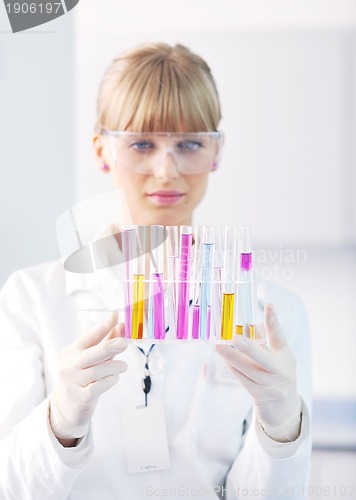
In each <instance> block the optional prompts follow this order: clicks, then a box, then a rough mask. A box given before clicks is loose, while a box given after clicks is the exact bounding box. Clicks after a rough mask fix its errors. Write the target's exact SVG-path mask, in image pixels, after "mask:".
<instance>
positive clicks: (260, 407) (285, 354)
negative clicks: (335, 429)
mask: <svg viewBox="0 0 356 500" xmlns="http://www.w3.org/2000/svg"><path fill="white" fill-rule="evenodd" d="M266 331H267V336H268V339H269V343H270V347H267V346H266V345H261V344H259V343H257V342H256V341H254V340H252V339H250V338H248V337H245V336H242V335H235V336H234V338H233V341H232V346H231V345H217V346H216V349H217V352H218V353H219V354H220V355H221V356H222V357H223V358H224V359H225V361H226V362H227V364H228V367H229V368H230V370H231V371H232V372H233V373H234V375H235V376H236V377H237V378H238V379H239V381H240V382H241V383H242V385H243V386H244V387H245V388H246V389H247V391H248V392H249V393H250V395H251V396H252V398H253V401H254V407H255V412H256V416H257V418H258V420H259V421H260V423H261V425H262V427H263V428H264V430H265V432H266V433H267V434H268V435H269V436H270V437H272V438H273V439H276V440H278V441H292V440H294V439H296V438H297V437H298V435H299V431H300V412H301V400H300V396H299V394H298V391H297V380H296V358H295V356H294V353H293V352H292V350H291V348H290V347H289V345H288V343H287V340H286V338H285V336H284V335H283V332H282V329H281V326H280V323H279V321H278V318H277V315H276V313H275V311H274V308H273V306H272V304H266ZM232 347H234V348H232ZM283 434H285V435H283Z"/></svg>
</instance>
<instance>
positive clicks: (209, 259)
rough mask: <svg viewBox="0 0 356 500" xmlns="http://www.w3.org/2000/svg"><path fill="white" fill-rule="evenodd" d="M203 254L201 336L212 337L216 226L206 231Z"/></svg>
mask: <svg viewBox="0 0 356 500" xmlns="http://www.w3.org/2000/svg"><path fill="white" fill-rule="evenodd" d="M201 251H202V255H201V278H202V282H201V292H200V317H199V338H200V339H209V338H210V319H211V302H212V277H213V263H214V228H213V227H207V228H206V229H205V231H204V242H203V243H202V250H201Z"/></svg>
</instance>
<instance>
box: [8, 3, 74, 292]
mask: <svg viewBox="0 0 356 500" xmlns="http://www.w3.org/2000/svg"><path fill="white" fill-rule="evenodd" d="M72 17H73V16H72V14H71V13H69V14H67V15H65V16H63V17H60V18H58V19H57V20H55V21H53V22H51V23H50V24H46V25H43V26H40V27H38V28H35V29H33V30H28V31H26V32H23V33H18V34H13V33H11V31H10V26H9V23H8V20H7V16H6V12H5V6H4V4H3V2H1V3H0V89H1V93H0V120H1V121H0V124H1V125H0V126H1V133H0V151H1V160H0V164H1V181H0V235H1V236H0V242H1V244H0V286H1V285H2V283H3V282H4V281H5V279H6V278H7V276H8V275H9V274H10V273H11V272H12V271H13V270H15V269H17V268H19V267H24V266H28V265H34V264H37V263H39V262H41V261H43V260H46V259H54V258H57V257H58V256H59V251H58V246H57V238H56V219H57V217H58V215H59V214H60V213H61V212H62V211H63V210H65V209H66V208H67V207H68V206H70V205H71V204H72V202H73V191H74V189H73V188H74V186H73V172H74V164H73V144H74V143H73V36H72V34H73V23H72Z"/></svg>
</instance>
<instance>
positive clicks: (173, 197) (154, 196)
mask: <svg viewBox="0 0 356 500" xmlns="http://www.w3.org/2000/svg"><path fill="white" fill-rule="evenodd" d="M184 195H185V193H181V192H180V191H155V192H154V193H149V194H148V195H147V196H148V197H149V198H150V200H152V201H153V202H154V203H155V204H157V205H174V204H175V203H178V201H179V200H180V199H181V198H182V197H183V196H184Z"/></svg>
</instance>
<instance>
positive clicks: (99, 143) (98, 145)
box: [92, 134, 107, 168]
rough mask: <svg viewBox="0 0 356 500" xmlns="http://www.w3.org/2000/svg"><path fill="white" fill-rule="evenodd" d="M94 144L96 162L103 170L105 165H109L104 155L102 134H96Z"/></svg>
mask: <svg viewBox="0 0 356 500" xmlns="http://www.w3.org/2000/svg"><path fill="white" fill-rule="evenodd" d="M92 143H93V149H94V154H95V158H96V162H97V164H98V165H99V167H100V168H102V166H103V165H104V164H107V162H106V160H105V157H104V154H103V150H104V144H103V137H102V136H101V135H100V134H94V135H93V139H92Z"/></svg>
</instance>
